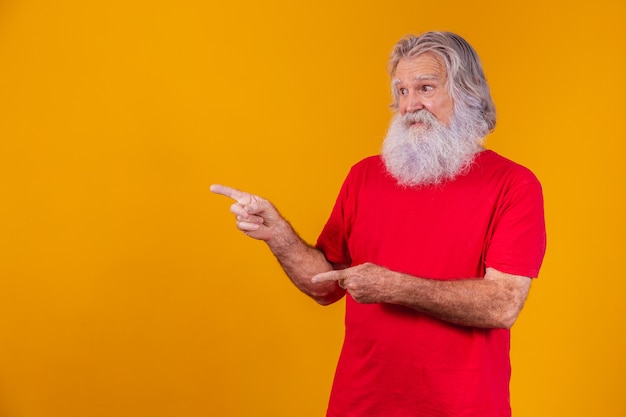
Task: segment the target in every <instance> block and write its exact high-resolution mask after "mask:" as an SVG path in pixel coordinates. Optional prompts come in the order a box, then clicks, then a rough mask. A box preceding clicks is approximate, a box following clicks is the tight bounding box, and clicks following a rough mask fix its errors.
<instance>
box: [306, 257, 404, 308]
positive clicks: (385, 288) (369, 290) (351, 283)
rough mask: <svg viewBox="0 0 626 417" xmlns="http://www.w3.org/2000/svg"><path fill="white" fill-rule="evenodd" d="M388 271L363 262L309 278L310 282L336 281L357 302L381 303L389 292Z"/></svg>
mask: <svg viewBox="0 0 626 417" xmlns="http://www.w3.org/2000/svg"><path fill="white" fill-rule="evenodd" d="M390 272H391V271H389V270H388V269H386V268H383V267H381V266H378V265H375V264H372V263H365V264H362V265H358V266H353V267H351V268H346V269H341V270H335V271H329V272H324V273H321V274H317V275H315V276H314V277H313V278H311V282H313V283H319V282H326V281H336V282H337V284H338V285H339V286H340V287H341V288H344V289H345V290H346V291H347V292H348V293H349V294H350V295H351V296H352V298H353V299H354V300H355V301H357V302H359V303H362V304H371V303H383V302H385V300H386V297H387V295H388V294H389V287H390V286H389V283H390V281H391V280H392V279H393V278H392V274H389V273H390Z"/></svg>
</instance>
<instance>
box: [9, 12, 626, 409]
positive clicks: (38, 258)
mask: <svg viewBox="0 0 626 417" xmlns="http://www.w3.org/2000/svg"><path fill="white" fill-rule="evenodd" d="M625 22H626V2H624V0H595V1H572V0H560V1H552V2H550V1H545V0H529V1H526V2H501V1H495V0H494V1H475V2H462V1H447V2H416V1H403V0H399V1H395V2H372V4H370V3H369V2H362V1H356V0H351V1H341V0H315V1H307V2H294V1H291V0H289V1H288V0H280V1H269V2H260V1H252V0H243V1H240V2H211V1H208V2H207V1H200V0H195V1H185V0H181V1H168V2H166V1H158V0H157V1H147V0H138V1H121V0H108V1H104V0H96V1H78V0H60V1H56V2H49V1H34V0H31V1H29V0H21V1H18V0H4V1H2V2H1V3H0V195H1V198H2V202H1V205H0V415H1V416H6V417H52V416H54V417H56V416H59V417H75V416H76V417H78V416H80V417H84V416H90V417H91V416H93V417H99V416H107V417H108V416H116V417H126V416H129V417H130V416H133V417H136V416H149V417H166V416H167V417H170V416H185V417H193V416H224V417H230V416H233V417H235V416H237V417H239V416H242V417H243V416H272V417H280V416H284V417H294V416H297V417H309V416H310V417H313V416H321V415H323V413H324V411H325V408H326V401H327V396H328V392H329V389H330V384H331V380H332V375H333V371H334V366H335V361H336V358H337V355H338V353H339V349H340V345H341V341H342V337H343V327H342V326H343V323H342V315H343V302H341V303H338V304H337V305H333V306H331V307H327V308H322V307H319V306H317V305H316V304H315V303H314V302H312V301H310V300H309V299H307V298H306V297H305V296H303V295H301V294H299V293H298V291H297V290H295V289H294V288H292V287H291V286H290V284H289V283H288V281H287V279H286V278H285V277H284V276H283V275H282V272H281V270H280V269H279V267H278V266H277V264H276V262H275V261H274V259H273V258H272V257H271V255H269V252H268V251H267V249H266V248H265V247H264V245H263V244H262V243H259V242H256V241H251V240H248V239H246V238H245V236H243V235H240V234H239V233H238V232H237V231H236V230H235V228H234V221H233V219H232V216H231V215H230V213H228V207H229V205H230V202H229V201H228V200H227V199H225V198H223V197H219V196H215V195H212V194H210V193H209V191H208V187H209V185H210V184H211V183H214V182H219V183H224V184H228V185H233V186H236V187H238V188H242V189H246V190H249V191H252V192H255V193H259V194H261V195H263V196H265V197H267V198H269V199H271V200H272V201H273V202H274V203H275V204H276V205H277V206H278V207H279V208H280V209H281V211H282V212H283V214H285V216H286V217H288V218H289V219H290V220H291V221H292V223H293V224H294V225H295V226H296V228H297V229H298V230H299V231H300V233H301V234H302V235H303V237H305V238H306V239H307V240H309V241H314V240H315V238H316V237H317V234H318V232H319V231H320V229H321V227H322V226H323V224H324V222H325V220H326V218H327V216H328V214H329V211H330V208H331V206H332V204H333V202H334V198H335V196H336V193H337V191H338V189H339V186H340V184H341V182H342V180H343V178H344V176H345V174H346V173H347V170H348V168H349V167H350V166H351V165H352V164H353V163H355V162H356V161H358V160H359V159H360V158H362V157H364V156H367V155H370V154H373V153H377V152H378V150H379V147H380V143H381V139H382V137H383V136H384V134H385V131H386V126H387V123H388V120H389V117H390V111H389V109H388V107H387V104H388V103H389V98H390V96H389V90H388V79H387V75H386V72H385V67H386V61H387V56H388V53H389V50H390V48H391V47H392V45H393V44H394V43H395V41H396V40H397V39H398V38H400V37H401V36H402V35H405V34H407V33H419V32H422V31H425V30H431V29H435V30H451V31H455V32H458V33H459V34H461V35H463V36H464V37H465V38H466V39H468V40H469V41H470V43H472V44H473V45H474V47H475V48H476V49H477V51H478V52H479V54H480V55H481V57H482V59H483V63H484V66H485V69H486V73H487V77H488V79H489V81H490V84H491V87H492V91H493V96H494V99H495V101H496V105H497V109H498V114H499V119H498V127H497V129H496V132H495V133H494V134H493V135H491V136H490V137H489V139H488V141H487V145H488V147H490V148H492V149H494V150H496V151H498V152H499V153H501V154H503V155H505V156H507V157H509V158H511V159H514V160H516V161H518V162H520V163H522V164H524V165H526V166H528V167H529V168H531V169H532V170H533V171H534V172H535V173H536V174H537V176H538V177H539V178H540V180H541V181H542V183H543V185H544V192H545V199H546V216H547V222H548V238H549V246H548V253H547V255H546V258H545V263H544V268H543V270H542V273H541V276H540V278H539V279H538V280H537V281H536V282H535V284H534V286H533V289H532V291H531V295H530V299H529V301H528V303H527V305H526V307H525V309H524V311H523V312H522V314H521V316H520V319H519V321H518V323H517V324H516V325H515V327H514V329H513V350H512V358H513V380H512V384H511V385H512V403H513V408H514V415H516V416H528V417H531V416H532V417H542V416H545V417H554V416H568V417H573V416H603V417H623V416H624V415H626V400H625V399H624V383H623V380H624V374H625V373H626V362H625V359H624V357H625V352H626V342H625V340H626V336H625V329H624V319H625V312H626V308H625V305H626V302H624V293H625V290H626V283H625V279H624V278H625V276H624V257H625V254H624V249H625V248H626V245H625V244H624V236H625V235H626V224H625V222H624V214H625V213H626V204H625V202H624V188H625V184H624V182H625V181H624V180H625V178H626V175H625V168H624V165H625V164H624V155H625V150H626V145H625V140H626V129H625V127H624V125H625V123H624V120H625V116H626V100H625V99H624V96H625V93H626V86H625V80H626V58H625V55H626V52H625V51H626V29H625V28H626V24H625Z"/></svg>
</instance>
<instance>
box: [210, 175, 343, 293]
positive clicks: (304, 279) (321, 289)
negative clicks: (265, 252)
mask: <svg viewBox="0 0 626 417" xmlns="http://www.w3.org/2000/svg"><path fill="white" fill-rule="evenodd" d="M211 191H212V192H214V193H216V194H221V195H224V196H226V197H230V198H232V199H233V200H235V201H236V203H234V204H233V205H232V206H231V207H230V211H231V212H232V213H233V214H234V215H235V216H236V220H237V228H238V229H239V230H241V231H242V232H243V233H245V234H246V235H247V236H250V237H251V238H253V239H258V240H262V241H264V242H265V243H267V245H268V247H269V248H270V250H271V251H272V253H273V254H274V256H276V259H278V262H279V263H280V265H281V266H282V268H283V269H284V270H285V273H286V274H287V276H288V277H289V279H291V281H292V282H293V283H294V285H295V286H296V287H298V288H299V289H300V290H301V291H302V292H304V293H305V294H307V295H309V296H310V297H311V298H313V299H314V300H315V301H317V302H318V303H320V304H322V305H327V304H331V303H334V302H335V301H337V300H339V299H340V298H341V297H343V296H344V294H345V290H343V289H342V288H340V287H339V285H337V283H336V282H335V281H332V280H331V281H328V282H323V283H313V282H312V281H311V278H312V277H313V276H314V275H316V274H320V273H323V272H327V271H332V270H333V265H331V264H330V263H329V262H328V261H327V260H326V258H325V257H324V254H323V253H322V252H321V251H320V250H318V249H316V248H314V247H312V246H310V245H309V244H307V243H306V242H305V241H304V240H303V239H302V238H301V237H300V236H298V234H297V233H296V231H295V230H294V229H293V227H292V226H291V224H289V222H288V221H287V220H285V218H284V217H282V216H281V215H280V213H279V212H278V210H276V208H275V207H274V206H273V205H272V204H271V203H270V202H269V201H268V200H265V199H263V198H261V197H259V196H256V195H253V194H249V193H246V192H243V191H239V190H236V189H234V188H230V187H226V186H223V185H212V186H211Z"/></svg>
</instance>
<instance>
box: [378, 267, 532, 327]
mask: <svg viewBox="0 0 626 417" xmlns="http://www.w3.org/2000/svg"><path fill="white" fill-rule="evenodd" d="M390 272H391V271H390ZM391 274H396V273H393V272H391ZM498 274H502V273H498V271H492V272H491V274H488V275H487V276H486V277H485V278H484V279H482V278H476V279H462V280H451V281H440V280H430V279H424V278H415V277H412V276H408V275H404V274H396V275H395V278H393V279H394V280H395V281H396V285H393V286H392V287H391V288H392V290H391V291H390V292H389V293H388V295H387V297H388V300H387V302H389V303H392V304H399V305H403V306H406V307H410V308H413V309H415V310H418V311H421V312H423V313H425V314H428V315H430V316H433V317H435V318H438V319H441V320H444V321H447V322H451V323H454V324H459V325H464V326H472V327H483V328H510V327H511V326H512V325H513V323H514V322H515V320H516V319H517V316H518V314H519V312H520V310H521V309H522V306H523V304H524V301H525V300H526V296H527V294H528V289H529V286H530V279H529V278H526V277H516V276H511V275H507V276H506V277H504V278H503V277H502V276H499V275H498ZM504 275H506V274H504Z"/></svg>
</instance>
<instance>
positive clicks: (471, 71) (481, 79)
mask: <svg viewBox="0 0 626 417" xmlns="http://www.w3.org/2000/svg"><path fill="white" fill-rule="evenodd" d="M427 52H430V53H434V54H436V55H437V56H438V57H439V58H441V60H442V61H443V63H444V64H445V66H446V73H447V80H448V81H447V84H448V91H449V93H450V96H451V97H452V99H453V100H454V102H455V103H457V102H461V101H462V102H464V103H465V104H466V106H467V107H468V108H469V109H471V110H472V111H473V112H475V113H477V115H478V117H479V118H482V120H483V121H484V123H485V125H484V126H485V132H482V134H483V135H486V134H487V133H489V132H491V131H492V130H493V129H494V128H495V127H496V107H495V105H494V104H493V100H492V99H491V93H490V92H489V85H488V84H487V79H486V78H485V74H484V72H483V67H482V64H481V63H480V59H479V58H478V54H477V53H476V51H475V50H474V48H472V46H471V45H470V44H469V43H467V41H466V40H465V39H463V38H462V37H460V36H459V35H456V34H454V33H451V32H426V33H424V34H422V35H420V36H414V35H408V36H405V37H403V38H402V39H400V40H399V41H398V43H397V44H396V45H395V46H394V48H393V50H392V51H391V58H390V60H389V74H390V75H391V77H392V78H393V77H394V76H395V73H396V68H397V66H398V62H400V60H401V59H403V58H415V57H417V56H419V55H421V54H424V53H427ZM392 93H393V102H392V104H391V108H392V109H394V110H397V109H398V100H399V97H398V92H397V91H396V89H395V88H392Z"/></svg>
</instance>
